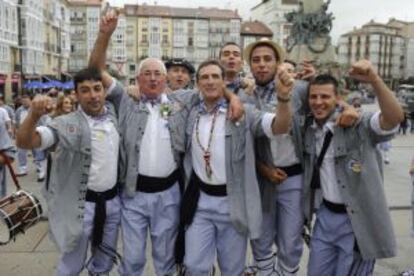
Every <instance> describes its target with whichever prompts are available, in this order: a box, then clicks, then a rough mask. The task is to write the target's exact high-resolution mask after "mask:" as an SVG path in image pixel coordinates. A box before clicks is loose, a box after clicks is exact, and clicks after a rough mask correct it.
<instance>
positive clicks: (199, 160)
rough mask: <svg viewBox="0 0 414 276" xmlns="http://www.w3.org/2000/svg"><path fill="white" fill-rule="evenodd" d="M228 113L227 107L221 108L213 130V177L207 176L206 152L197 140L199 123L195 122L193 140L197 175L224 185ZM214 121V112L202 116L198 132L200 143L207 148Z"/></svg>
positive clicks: (211, 159)
mask: <svg viewBox="0 0 414 276" xmlns="http://www.w3.org/2000/svg"><path fill="white" fill-rule="evenodd" d="M226 113H227V109H224V108H220V109H219V111H218V114H217V118H216V123H215V126H214V130H213V134H212V135H213V137H212V139H211V146H210V166H211V169H212V174H211V178H209V177H208V176H207V172H206V162H205V161H204V152H203V150H202V149H201V147H200V145H199V143H198V142H197V136H196V133H197V124H194V129H193V135H192V140H191V158H192V162H193V170H194V172H195V173H196V174H197V176H198V177H199V178H200V179H201V180H202V181H203V182H204V183H207V184H211V185H222V184H226V182H227V177H226V150H225V137H226ZM212 123H213V114H203V115H201V116H200V121H199V125H198V132H199V138H200V143H201V145H202V146H203V148H204V149H205V150H206V149H207V146H208V140H209V138H210V129H211V125H212Z"/></svg>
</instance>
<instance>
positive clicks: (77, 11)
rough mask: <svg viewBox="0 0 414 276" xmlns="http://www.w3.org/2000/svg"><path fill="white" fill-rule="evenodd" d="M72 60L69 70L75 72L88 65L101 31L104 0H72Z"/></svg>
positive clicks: (70, 8) (70, 7)
mask: <svg viewBox="0 0 414 276" xmlns="http://www.w3.org/2000/svg"><path fill="white" fill-rule="evenodd" d="M68 7H69V10H70V56H71V57H70V60H69V68H68V71H69V73H70V74H74V73H76V72H77V71H79V70H81V69H83V68H85V67H86V66H87V65H88V59H89V56H90V53H91V51H92V49H93V46H94V44H95V40H96V37H97V35H98V31H99V20H100V15H101V11H102V8H103V1H102V0H70V1H69V6H68Z"/></svg>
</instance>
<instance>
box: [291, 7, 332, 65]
mask: <svg viewBox="0 0 414 276" xmlns="http://www.w3.org/2000/svg"><path fill="white" fill-rule="evenodd" d="M330 2H331V1H330V0H328V1H327V2H326V3H324V1H323V0H305V1H301V2H299V5H300V6H299V10H298V11H293V12H290V13H288V14H286V15H285V18H286V20H287V21H288V22H289V23H291V24H292V29H291V33H290V36H289V37H288V40H287V52H288V57H289V59H291V60H294V61H295V62H298V63H300V62H302V61H303V60H304V59H307V60H312V61H315V62H316V63H317V64H318V65H319V66H320V65H324V64H330V63H334V62H335V61H336V54H335V48H334V47H333V46H332V44H331V37H330V35H329V33H330V31H331V29H332V21H333V19H334V17H333V14H332V13H328V12H327V10H328V6H329V4H330Z"/></svg>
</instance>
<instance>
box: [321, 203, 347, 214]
mask: <svg viewBox="0 0 414 276" xmlns="http://www.w3.org/2000/svg"><path fill="white" fill-rule="evenodd" d="M323 204H324V205H325V206H326V208H327V209H328V210H329V211H331V212H333V213H337V214H345V213H346V207H345V205H344V204H338V203H333V202H330V201H327V200H326V199H323Z"/></svg>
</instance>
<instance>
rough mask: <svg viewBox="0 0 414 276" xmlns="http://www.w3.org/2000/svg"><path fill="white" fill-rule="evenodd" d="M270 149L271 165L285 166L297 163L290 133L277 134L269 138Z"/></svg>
mask: <svg viewBox="0 0 414 276" xmlns="http://www.w3.org/2000/svg"><path fill="white" fill-rule="evenodd" d="M269 140H270V150H271V152H272V157H273V165H275V166H276V167H287V166H291V165H295V164H298V163H299V159H298V157H297V156H296V150H295V145H294V144H293V139H292V136H291V135H290V134H279V135H275V136H274V137H272V138H270V139H269Z"/></svg>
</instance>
